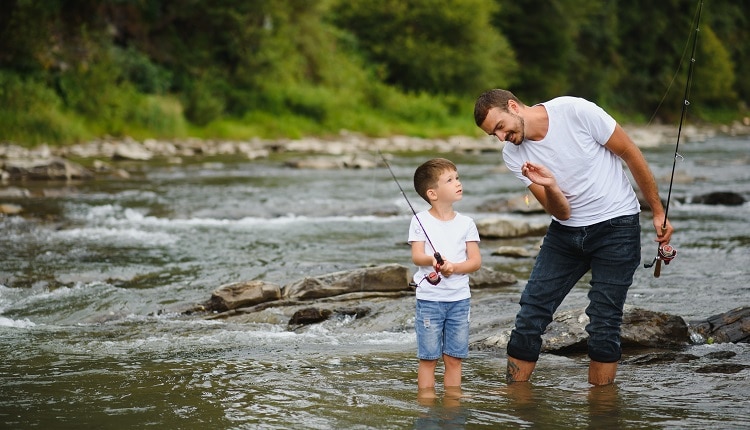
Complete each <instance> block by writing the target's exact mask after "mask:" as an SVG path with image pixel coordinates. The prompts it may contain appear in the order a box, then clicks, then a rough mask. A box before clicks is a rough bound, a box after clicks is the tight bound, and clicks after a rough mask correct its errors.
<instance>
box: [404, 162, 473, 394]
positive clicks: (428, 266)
mask: <svg viewBox="0 0 750 430" xmlns="http://www.w3.org/2000/svg"><path fill="white" fill-rule="evenodd" d="M414 188H415V189H416V191H417V193H418V194H419V195H420V196H422V198H423V199H425V201H427V203H429V204H430V209H429V210H425V211H422V212H420V213H418V214H416V215H415V216H414V217H412V220H411V225H410V227H409V243H410V244H411V256H412V261H413V262H414V264H416V265H417V266H419V269H418V270H417V272H416V273H415V274H414V283H415V284H417V306H416V320H415V326H416V327H415V328H416V332H417V357H418V358H419V368H418V371H417V386H418V388H419V390H420V392H425V391H432V392H433V393H434V389H435V367H436V366H437V362H438V359H440V357H442V358H443V363H444V365H445V377H444V381H443V385H444V386H445V387H446V388H448V387H460V385H461V360H462V359H464V358H466V357H468V356H469V317H470V309H469V305H470V301H469V300H470V299H469V297H470V296H471V292H470V291H469V275H468V274H469V273H472V272H475V271H477V270H479V267H480V266H481V264H482V256H481V254H480V253H479V233H478V232H477V227H476V225H475V224H474V220H472V219H471V218H469V217H467V216H465V215H461V214H460V213H458V212H456V211H454V210H453V203H455V202H457V201H459V200H461V197H462V196H463V195H462V193H463V188H462V187H461V181H459V180H458V169H457V168H456V165H455V164H453V163H452V162H451V161H449V160H446V159H444V158H435V159H432V160H429V161H427V162H425V163H424V164H422V165H421V166H419V167H418V168H417V170H416V171H415V172H414ZM433 246H434V247H435V248H434V249H433ZM436 252H438V253H439V254H440V257H441V260H442V263H440V262H439V260H438V259H437V258H436V257H435V255H434V254H435V253H436ZM432 272H437V274H435V273H433V274H432V277H431V276H430V274H431V273H432ZM433 284H434V285H433Z"/></svg>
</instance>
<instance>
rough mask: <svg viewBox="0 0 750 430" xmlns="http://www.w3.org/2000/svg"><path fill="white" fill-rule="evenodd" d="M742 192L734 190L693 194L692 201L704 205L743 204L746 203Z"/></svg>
mask: <svg viewBox="0 0 750 430" xmlns="http://www.w3.org/2000/svg"><path fill="white" fill-rule="evenodd" d="M745 201H746V200H745V198H744V197H742V195H741V194H738V193H735V192H732V191H714V192H711V193H708V194H702V195H698V196H693V198H692V199H690V203H694V204H702V205H725V206H741V205H743V204H745Z"/></svg>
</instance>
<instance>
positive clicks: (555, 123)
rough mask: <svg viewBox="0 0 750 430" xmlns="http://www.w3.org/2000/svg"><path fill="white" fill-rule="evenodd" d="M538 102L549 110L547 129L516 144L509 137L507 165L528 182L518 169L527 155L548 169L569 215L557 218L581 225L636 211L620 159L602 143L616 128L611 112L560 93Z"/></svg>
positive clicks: (634, 195) (635, 197)
mask: <svg viewBox="0 0 750 430" xmlns="http://www.w3.org/2000/svg"><path fill="white" fill-rule="evenodd" d="M542 105H543V106H544V107H545V108H546V109H547V114H548V115H549V129H548V131H547V135H546V136H545V137H544V139H542V140H524V141H523V142H522V143H521V144H520V145H514V144H513V143H510V142H507V143H506V144H505V146H504V147H503V159H504V160H505V165H506V166H508V169H510V171H511V172H513V173H514V174H515V175H516V177H518V179H520V180H521V181H522V182H523V183H524V184H526V186H527V187H528V186H529V185H531V181H530V180H529V179H528V178H527V177H525V176H523V175H522V174H521V166H522V165H523V163H524V162H525V161H531V162H533V163H539V164H542V165H544V166H546V167H547V168H549V169H550V170H551V171H552V173H553V174H554V175H555V178H556V180H557V184H558V186H559V187H560V189H561V190H562V192H563V194H564V195H565V197H566V198H567V199H568V202H570V218H569V219H567V220H565V221H561V220H557V221H558V222H560V224H563V225H567V226H571V227H581V226H587V225H591V224H596V223H598V222H602V221H606V220H608V219H611V218H614V217H618V216H622V215H633V214H636V213H639V212H640V210H641V208H640V204H639V203H638V198H637V196H636V194H635V191H634V190H633V186H632V185H631V184H630V180H629V179H628V177H627V175H626V174H625V169H624V168H623V165H622V160H621V159H620V157H618V156H616V155H615V154H614V153H612V152H611V151H609V150H608V149H607V148H605V147H604V144H605V143H607V141H608V140H609V138H610V137H611V136H612V133H613V132H614V130H615V125H616V122H615V120H614V118H612V117H611V116H610V115H609V114H607V113H606V112H605V111H604V110H603V109H602V108H600V107H599V106H597V105H595V104H594V103H591V102H589V101H587V100H584V99H581V98H577V97H558V98H556V99H553V100H550V101H548V102H546V103H542ZM552 218H553V219H556V218H555V217H554V216H553V217H552Z"/></svg>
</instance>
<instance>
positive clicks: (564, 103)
mask: <svg viewBox="0 0 750 430" xmlns="http://www.w3.org/2000/svg"><path fill="white" fill-rule="evenodd" d="M593 104H594V103H593V102H591V101H589V100H586V99H584V98H581V97H574V96H560V97H555V98H554V99H552V100H549V101H546V102H544V103H542V105H544V106H545V107H547V108H549V107H570V108H575V107H578V106H590V105H593Z"/></svg>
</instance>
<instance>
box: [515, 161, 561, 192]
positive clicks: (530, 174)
mask: <svg viewBox="0 0 750 430" xmlns="http://www.w3.org/2000/svg"><path fill="white" fill-rule="evenodd" d="M521 174H523V175H524V176H526V177H527V178H529V180H530V181H531V182H533V183H535V184H537V185H541V186H543V187H551V186H554V185H556V184H557V181H556V180H555V176H554V175H553V174H552V172H550V170H549V169H548V168H546V167H544V166H542V165H541V164H535V163H532V162H530V161H527V162H525V163H523V166H521Z"/></svg>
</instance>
